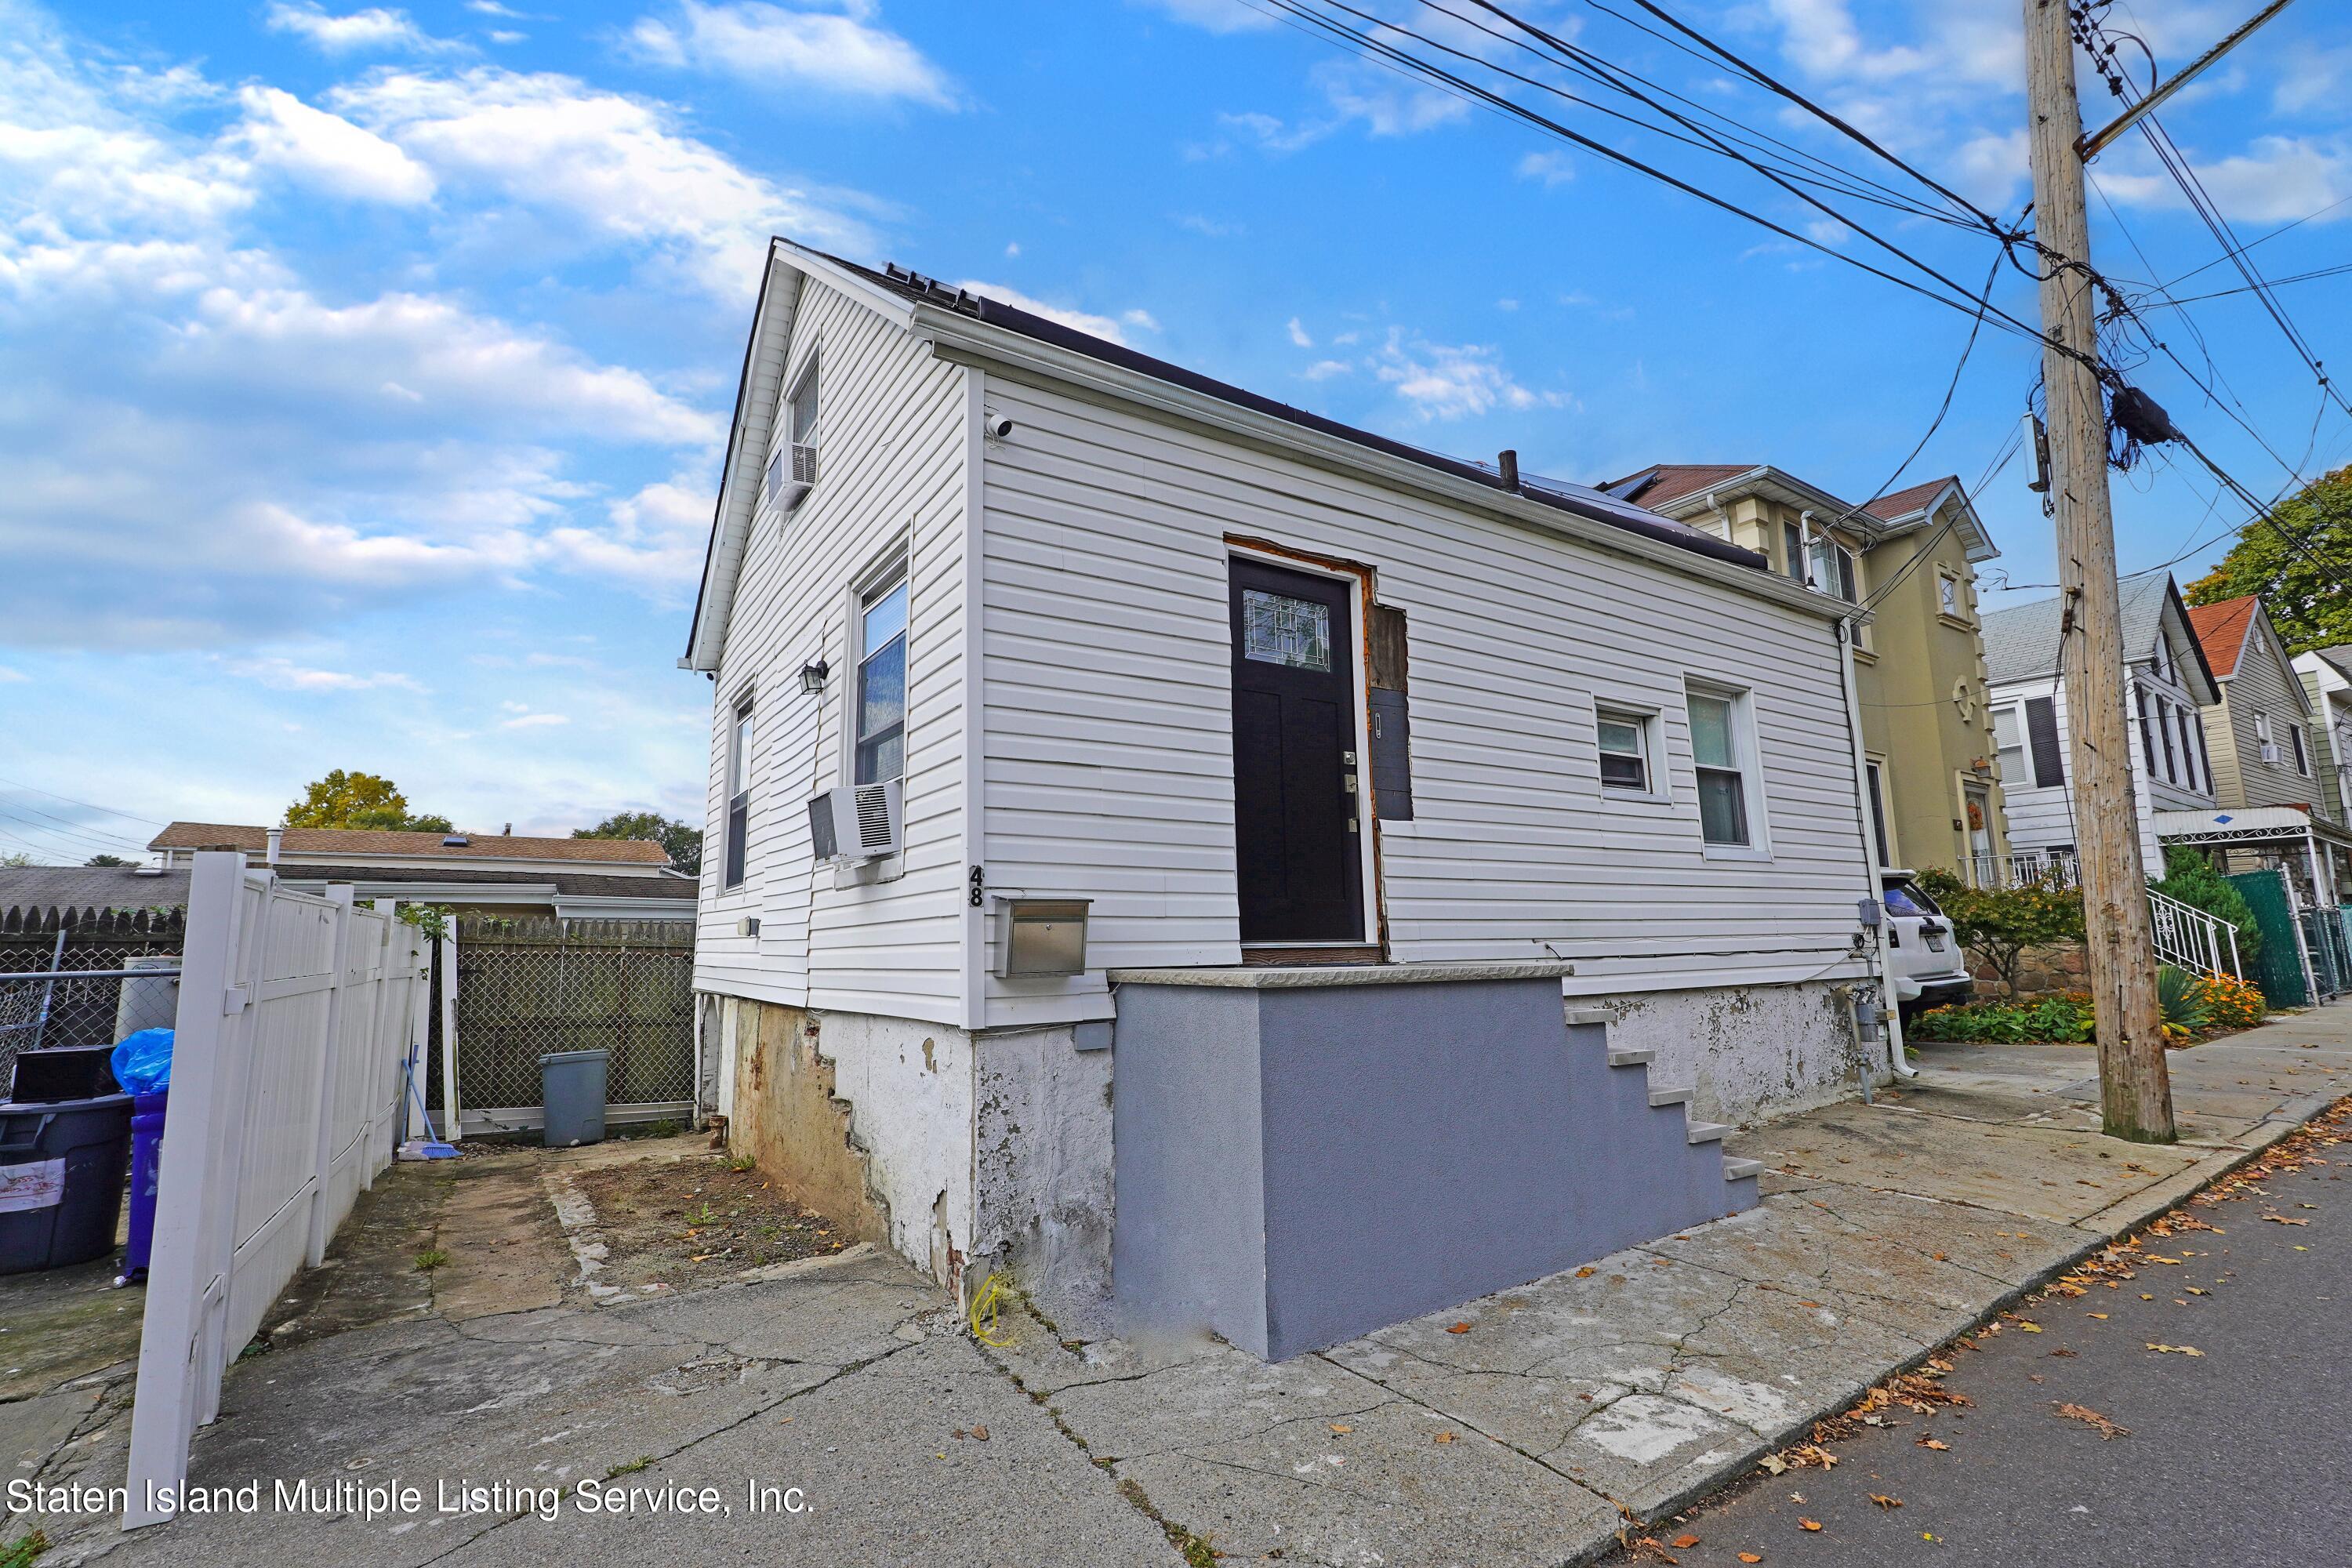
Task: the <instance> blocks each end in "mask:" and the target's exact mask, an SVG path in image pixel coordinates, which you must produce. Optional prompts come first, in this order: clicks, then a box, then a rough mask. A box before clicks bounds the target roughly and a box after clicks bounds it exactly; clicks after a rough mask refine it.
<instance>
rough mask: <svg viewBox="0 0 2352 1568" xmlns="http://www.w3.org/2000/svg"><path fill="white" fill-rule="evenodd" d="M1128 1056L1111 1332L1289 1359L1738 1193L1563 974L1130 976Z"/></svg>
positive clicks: (1125, 1015) (1123, 1067)
mask: <svg viewBox="0 0 2352 1568" xmlns="http://www.w3.org/2000/svg"><path fill="white" fill-rule="evenodd" d="M1117 1058H1118V1059H1117V1060H1116V1062H1115V1063H1114V1066H1113V1071H1114V1074H1115V1078H1116V1089H1117V1092H1116V1096H1115V1100H1114V1126H1115V1134H1114V1137H1115V1142H1116V1148H1117V1152H1118V1220H1117V1226H1116V1230H1115V1235H1114V1239H1113V1255H1114V1258H1115V1259H1116V1264H1117V1270H1116V1279H1117V1291H1118V1307H1119V1311H1120V1315H1121V1321H1122V1323H1123V1324H1125V1325H1131V1326H1134V1327H1143V1328H1161V1329H1176V1328H1184V1327H1207V1328H1211V1329H1213V1330H1215V1331H1218V1332H1220V1333H1223V1335H1225V1336H1226V1337H1227V1338H1229V1339H1231V1340H1233V1341H1234V1342H1235V1343H1237V1344H1240V1345H1243V1346H1244V1347H1245V1348H1247V1349H1249V1350H1252V1351H1254V1352H1257V1353H1258V1354H1260V1355H1263V1356H1266V1357H1268V1358H1269V1359H1273V1360H1282V1359H1286V1358H1287V1357H1290V1356H1293V1355H1297V1354H1300V1353H1302V1352H1307V1351H1310V1350H1315V1349H1318V1348H1320V1347H1322V1346H1325V1345H1329V1344H1333V1343H1337V1342H1339V1341H1342V1340H1346V1339H1349V1338H1352V1337H1354V1336H1355V1335H1358V1334H1360V1333H1363V1332H1366V1331H1370V1330H1372V1329H1376V1328H1381V1327H1383V1326H1385V1325H1387V1324H1390V1323H1393V1322H1397V1321H1402V1320H1403V1319H1405V1318H1409V1317H1412V1316H1415V1315H1417V1314H1419V1313H1422V1312H1426V1311H1431V1310H1435V1309H1438V1308H1441V1307H1446V1306H1450V1305H1452V1304H1454V1303H1455V1302H1458V1301H1463V1300H1469V1299H1471V1298H1473V1297H1475V1296H1480V1295H1484V1294H1486V1293H1487V1292H1489V1291H1493V1290H1498V1289H1507V1288H1508V1287H1510V1286H1513V1285H1518V1284H1523V1283H1525V1282H1527V1281H1528V1280H1530V1279H1538V1278H1540V1277H1541V1276H1543V1275H1546V1274H1550V1273H1554V1272H1557V1271H1559V1270H1560V1269H1563V1268H1572V1267H1574V1266H1575V1265H1577V1264H1579V1263H1580V1262H1583V1261H1586V1260H1588V1259H1590V1258H1598V1257H1601V1256H1602V1255H1604V1254H1606V1253H1609V1252H1612V1251H1615V1250H1616V1249H1618V1248H1620V1247H1625V1246H1628V1245H1631V1244H1633V1243H1635V1242H1640V1241H1645V1240H1648V1239H1651V1238H1653V1237H1657V1236H1660V1235H1664V1234H1666V1233H1668V1232H1671V1231H1674V1230H1676V1229H1679V1228H1681V1227H1683V1226H1689V1225H1694V1224H1697V1223H1699V1222H1701V1221H1704V1220H1707V1219H1712V1218H1715V1217H1717V1215H1722V1214H1724V1213H1725V1212H1727V1210H1728V1209H1730V1208H1731V1207H1733V1206H1735V1205H1736V1202H1737V1199H1736V1198H1735V1195H1734V1194H1732V1192H1731V1191H1730V1190H1729V1189H1728V1188H1727V1185H1726V1184H1725V1182H1724V1180H1723V1167H1722V1163H1721V1157H1720V1153H1719V1151H1718V1150H1717V1148H1716V1146H1715V1145H1713V1144H1704V1145H1698V1146H1694V1145H1692V1144H1690V1143H1689V1142H1688V1140H1687V1135H1686V1128H1685V1120H1684V1116H1683V1113H1682V1110H1681V1108H1680V1107H1679V1106H1669V1107H1662V1108H1654V1107H1653V1106H1651V1105H1650V1103H1649V1098H1648V1079H1647V1077H1646V1075H1645V1074H1644V1073H1643V1072H1642V1071H1641V1070H1640V1069H1639V1068H1611V1067H1610V1066H1609V1065H1608V1058H1607V1040H1606V1038H1605V1036H1604V1032H1603V1030H1602V1028H1601V1026H1598V1025H1584V1026H1575V1027H1571V1026H1570V1025H1569V1024H1568V1023H1567V1021H1566V1017H1565V1014H1564V1011H1563V1008H1562V1006H1561V1002H1560V994H1559V982H1558V980H1557V979H1528V980H1466V981H1460V982H1444V983H1430V984H1407V985H1349V984H1330V985H1317V986H1300V987H1296V988H1275V989H1263V990H1226V989H1215V988H1210V987H1187V986H1181V985H1159V984H1154V985H1149V986H1139V985H1128V986H1122V987H1121V988H1120V990H1119V992H1118V1053H1117ZM1253 1139H1255V1148H1253V1147H1252V1141H1253Z"/></svg>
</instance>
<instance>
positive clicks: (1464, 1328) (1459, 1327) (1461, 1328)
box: [1446, 1323, 1470, 1334]
mask: <svg viewBox="0 0 2352 1568" xmlns="http://www.w3.org/2000/svg"><path fill="white" fill-rule="evenodd" d="M1469 1331H1470V1325H1469V1324H1467V1323H1454V1324H1451V1325H1449V1326H1448V1327H1447V1329H1446V1332H1447V1333H1449V1334H1466V1333H1468V1332H1469Z"/></svg>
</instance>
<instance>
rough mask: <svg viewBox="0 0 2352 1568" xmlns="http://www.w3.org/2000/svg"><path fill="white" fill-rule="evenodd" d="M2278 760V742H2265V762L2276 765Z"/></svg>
mask: <svg viewBox="0 0 2352 1568" xmlns="http://www.w3.org/2000/svg"><path fill="white" fill-rule="evenodd" d="M2278 760H2279V749H2278V742H2276V741H2264V742H2263V761H2264V762H2266V763H2274V762H2277V761H2278Z"/></svg>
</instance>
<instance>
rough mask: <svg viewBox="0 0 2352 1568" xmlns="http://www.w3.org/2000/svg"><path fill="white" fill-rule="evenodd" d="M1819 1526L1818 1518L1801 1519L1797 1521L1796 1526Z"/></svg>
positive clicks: (1817, 1528)
mask: <svg viewBox="0 0 2352 1568" xmlns="http://www.w3.org/2000/svg"><path fill="white" fill-rule="evenodd" d="M1821 1527H1822V1521H1820V1520H1818V1519H1801V1520H1799V1521H1797V1528H1798V1529H1799V1530H1819V1529H1820V1528H1821Z"/></svg>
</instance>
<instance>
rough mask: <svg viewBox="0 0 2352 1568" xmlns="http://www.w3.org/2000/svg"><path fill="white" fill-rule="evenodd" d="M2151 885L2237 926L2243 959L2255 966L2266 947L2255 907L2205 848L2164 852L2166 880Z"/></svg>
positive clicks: (2242, 961)
mask: <svg viewBox="0 0 2352 1568" xmlns="http://www.w3.org/2000/svg"><path fill="white" fill-rule="evenodd" d="M2148 886H2149V887H2150V888H2152V889H2155V890H2156V891H2158V892H2159V893H2162V894H2163V895H2164V896H2165V897H2166V898H2168V899H2179V900H2180V901H2181V902H2182V903H2184V904H2187V905H2188V906H2189V908H2190V909H2193V910H2204V911H2205V912H2206V913H2207V914H2209V915H2213V916H2216V917H2218V918H2219V919H2221V921H2225V922H2227V923H2228V924H2230V925H2233V926H2235V927H2237V928H2238V958H2239V961H2240V962H2241V963H2243V964H2244V965H2245V966H2246V967H2248V968H2249V969H2251V968H2252V966H2253V962H2254V955H2255V954H2257V953H2259V952H2262V950H2263V928H2262V926H2261V925H2260V924H2259V923H2258V922H2257V921H2255V919H2254V910H2253V906H2252V905H2251V904H2249V903H2247V902H2246V895H2245V894H2243V893H2242V892H2240V891H2238V889H2236V888H2235V887H2233V886H2232V885H2231V882H2230V879H2228V878H2227V877H2224V876H2222V875H2221V872H2219V871H2216V870H2215V869H2213V862H2212V861H2211V860H2210V859H2208V858H2206V857H2205V855H2204V854H2203V853H2202V852H2201V851H2200V850H2196V849H2191V848H2189V847H2186V846H2184V845H2179V844H2176V845H2174V846H2172V847H2170V848H2169V849H2167V850H2166V851H2165V852H2164V877H2163V879H2162V880H2160V881H2155V882H2150V883H2149V884H2148Z"/></svg>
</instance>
